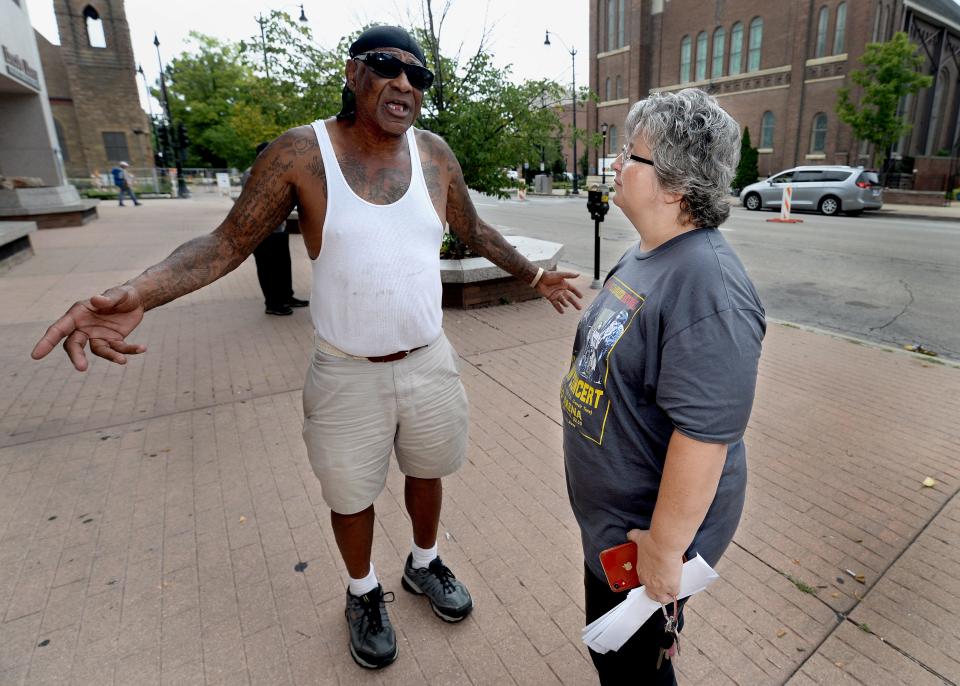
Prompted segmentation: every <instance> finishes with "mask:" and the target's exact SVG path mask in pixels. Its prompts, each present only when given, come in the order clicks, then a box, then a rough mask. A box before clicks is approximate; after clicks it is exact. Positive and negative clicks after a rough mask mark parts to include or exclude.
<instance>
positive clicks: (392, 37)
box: [337, 26, 427, 119]
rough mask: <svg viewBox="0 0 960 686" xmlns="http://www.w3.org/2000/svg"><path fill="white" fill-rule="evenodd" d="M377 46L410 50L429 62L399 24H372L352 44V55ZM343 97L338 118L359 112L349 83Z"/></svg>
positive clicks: (354, 55)
mask: <svg viewBox="0 0 960 686" xmlns="http://www.w3.org/2000/svg"><path fill="white" fill-rule="evenodd" d="M377 48H397V49H398V50H403V51H405V52H409V53H410V54H411V55H413V56H414V57H416V58H417V59H418V60H420V64H422V65H426V63H427V60H426V58H425V57H424V56H423V49H422V48H421V47H420V44H419V43H417V41H416V40H415V39H414V38H413V36H411V35H410V34H409V33H407V32H406V31H404V30H403V29H401V28H400V27H399V26H371V27H370V28H369V29H367V30H366V31H364V32H363V33H361V34H360V36H359V37H358V38H357V40H355V41H353V43H352V44H351V45H350V57H356V56H357V55H362V54H363V53H365V52H369V51H370V50H375V49H377ZM341 98H342V100H343V105H342V107H341V108H340V112H339V114H337V119H349V118H351V117H353V116H354V115H355V114H356V113H357V97H356V95H354V93H353V91H352V90H350V88H349V87H348V86H347V84H343V93H342V95H341Z"/></svg>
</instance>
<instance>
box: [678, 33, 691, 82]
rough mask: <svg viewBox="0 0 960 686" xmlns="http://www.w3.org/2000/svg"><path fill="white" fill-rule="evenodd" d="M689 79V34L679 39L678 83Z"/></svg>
mask: <svg viewBox="0 0 960 686" xmlns="http://www.w3.org/2000/svg"><path fill="white" fill-rule="evenodd" d="M689 80H690V36H684V37H683V40H682V41H680V83H686V82H687V81H689Z"/></svg>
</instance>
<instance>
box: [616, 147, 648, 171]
mask: <svg viewBox="0 0 960 686" xmlns="http://www.w3.org/2000/svg"><path fill="white" fill-rule="evenodd" d="M620 159H622V160H624V161H626V160H628V159H630V160H633V161H634V162H642V163H643V164H649V165H650V166H651V167H652V166H654V164H653V160H648V159H647V158H646V157H640V155H628V154H627V146H623V148H622V149H621V150H620Z"/></svg>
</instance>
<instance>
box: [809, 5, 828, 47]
mask: <svg viewBox="0 0 960 686" xmlns="http://www.w3.org/2000/svg"><path fill="white" fill-rule="evenodd" d="M829 19H830V11H829V10H828V9H827V8H826V7H821V8H820V12H819V14H818V15H817V46H816V48H815V49H814V53H813V54H814V57H823V56H824V55H826V54H827V21H828V20H829Z"/></svg>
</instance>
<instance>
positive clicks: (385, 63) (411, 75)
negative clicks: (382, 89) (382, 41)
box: [353, 52, 433, 91]
mask: <svg viewBox="0 0 960 686" xmlns="http://www.w3.org/2000/svg"><path fill="white" fill-rule="evenodd" d="M353 59H355V60H358V61H360V62H363V63H364V64H365V65H367V66H368V67H370V69H372V70H373V73H374V74H376V75H377V76H382V77H383V78H385V79H395V78H397V77H398V76H400V72H401V71H402V72H405V73H406V75H407V81H409V82H410V85H411V86H413V87H414V88H416V89H417V90H418V91H425V90H427V89H428V88H429V87H430V86H432V85H433V72H432V71H430V70H429V69H427V68H426V67H421V66H419V65H416V64H407V63H406V62H404V61H403V60H402V59H400V58H399V57H397V56H396V55H391V54H390V53H389V52H365V53H363V54H362V55H357V56H356V57H354V58H353Z"/></svg>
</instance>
